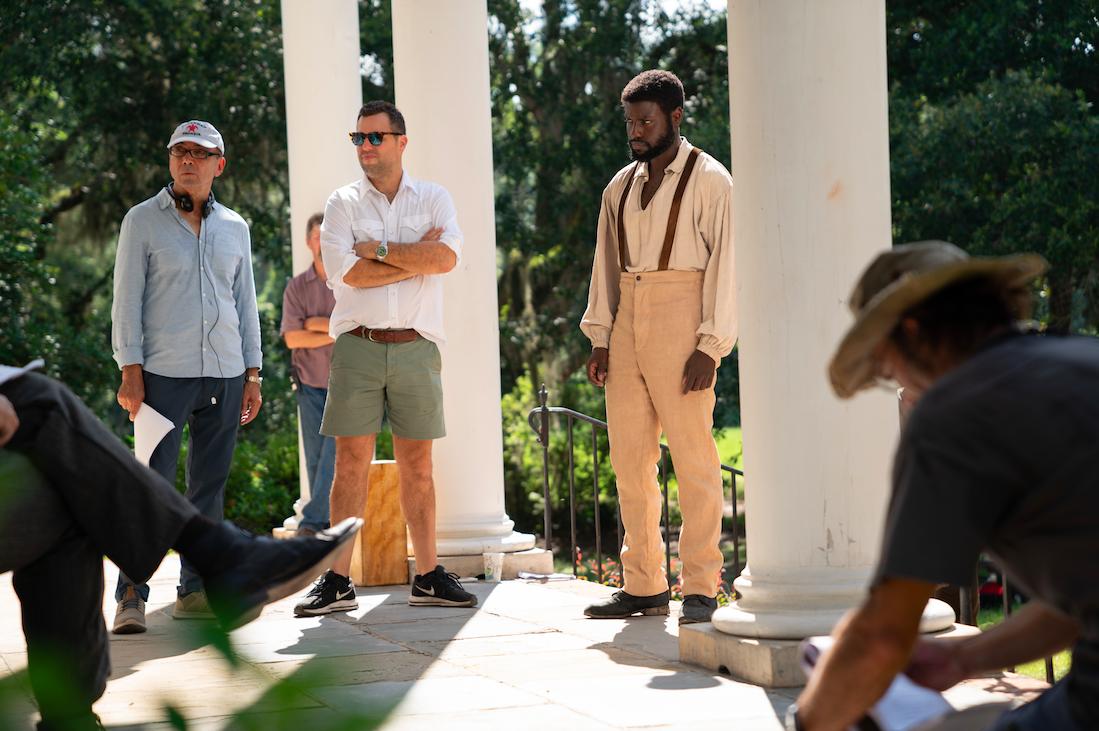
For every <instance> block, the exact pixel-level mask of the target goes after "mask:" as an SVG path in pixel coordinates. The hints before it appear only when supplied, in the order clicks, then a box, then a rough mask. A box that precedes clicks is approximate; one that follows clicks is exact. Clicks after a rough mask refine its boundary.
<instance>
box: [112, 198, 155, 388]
mask: <svg viewBox="0 0 1099 731" xmlns="http://www.w3.org/2000/svg"><path fill="white" fill-rule="evenodd" d="M137 228H138V227H137V226H136V225H135V223H134V218H133V216H132V215H130V214H127V215H126V217H125V218H123V219H122V226H121V228H120V229H119V232H118V249H117V251H116V252H115V263H114V302H113V303H112V304H111V349H112V350H113V351H114V359H115V362H116V363H118V367H119V368H122V367H123V366H128V365H135V364H136V365H144V363H145V351H144V347H143V342H144V339H143V337H142V319H141V318H142V303H143V301H144V298H145V277H146V274H147V271H148V255H147V253H146V251H145V249H146V245H147V241H145V237H143V236H142V235H141V234H140V232H139V231H137V230H136V229H137Z"/></svg>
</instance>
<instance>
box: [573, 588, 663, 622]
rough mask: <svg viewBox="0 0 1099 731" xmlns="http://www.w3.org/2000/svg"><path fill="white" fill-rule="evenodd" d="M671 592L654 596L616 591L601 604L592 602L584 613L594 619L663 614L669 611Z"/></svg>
mask: <svg viewBox="0 0 1099 731" xmlns="http://www.w3.org/2000/svg"><path fill="white" fill-rule="evenodd" d="M671 597H672V595H671V592H669V591H665V592H661V593H660V594H654V595H653V596H634V595H633V594H627V593H626V592H624V591H616V592H615V593H614V594H612V595H611V598H610V599H608V600H607V601H605V602H600V603H599V604H592V605H591V606H590V607H588V608H587V609H585V610H584V614H585V615H586V616H588V617H591V618H592V619H625V618H626V617H632V616H633V615H635V614H642V615H646V616H648V615H661V614H667V613H668V601H669V600H670V599H671Z"/></svg>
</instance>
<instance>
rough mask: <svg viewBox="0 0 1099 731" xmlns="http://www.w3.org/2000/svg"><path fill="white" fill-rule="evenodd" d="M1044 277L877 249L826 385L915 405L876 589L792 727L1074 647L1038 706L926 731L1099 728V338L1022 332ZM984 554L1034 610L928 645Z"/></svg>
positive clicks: (1014, 267)
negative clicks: (942, 592) (933, 621)
mask: <svg viewBox="0 0 1099 731" xmlns="http://www.w3.org/2000/svg"><path fill="white" fill-rule="evenodd" d="M1046 267H1047V265H1046V262H1045V260H1043V259H1042V257H1040V256H1037V255H1035V254H1018V255H1014V256H1004V257H996V258H981V257H970V256H967V255H966V253H965V252H963V251H962V250H961V249H959V248H957V247H956V246H953V245H951V244H947V243H945V242H941V241H924V242H919V243H915V244H905V245H902V246H897V247H894V248H893V249H891V250H889V251H886V252H884V253H882V254H880V255H879V256H878V257H877V258H876V259H875V260H874V261H873V262H872V263H871V264H870V266H869V267H868V268H867V269H866V271H865V272H864V273H863V275H862V277H861V278H860V279H859V282H858V284H857V285H856V287H855V289H854V291H853V292H852V294H851V297H850V299H849V304H850V306H851V309H852V311H853V312H854V314H855V322H854V324H853V325H852V326H851V329H850V330H849V331H848V332H847V334H846V335H845V336H844V338H843V340H842V341H841V342H840V345H839V347H838V348H837V350H836V353H835V356H834V357H833V359H832V363H831V366H830V368H829V375H830V378H831V382H832V388H833V390H834V391H835V392H836V394H837V395H838V396H840V397H841V398H848V397H850V396H853V395H854V394H855V393H857V392H858V391H860V390H862V389H864V388H866V387H868V386H871V385H872V384H873V383H874V382H875V381H879V382H881V381H893V382H895V384H899V385H900V386H903V387H904V389H905V391H906V392H908V396H909V400H910V401H913V402H914V404H915V405H914V407H913V408H912V411H911V412H910V414H909V416H908V420H907V422H906V424H905V426H904V429H903V431H902V434H901V439H900V443H899V445H898V447H897V453H896V458H895V462H894V466H893V493H892V498H891V501H890V505H889V510H888V514H887V516H886V525H885V535H884V540H883V542H882V549H881V557H880V559H879V562H878V568H877V570H876V572H875V574H874V578H873V579H872V581H871V584H870V589H869V594H868V597H867V598H866V600H865V601H864V602H863V604H862V606H861V607H859V608H858V609H856V610H854V611H853V612H852V613H851V614H849V615H848V616H847V617H846V618H845V619H844V620H842V621H841V622H840V624H839V625H838V627H837V629H836V632H835V636H836V642H835V645H834V646H833V648H832V649H831V650H830V651H829V652H828V653H826V654H825V656H824V659H823V661H822V662H820V663H818V665H817V667H816V669H815V671H814V672H813V675H812V677H811V678H810V680H809V684H808V685H807V687H806V689H805V692H804V693H802V695H801V697H800V698H799V699H798V701H797V703H796V704H795V706H793V707H792V709H791V711H790V712H789V713H788V714H787V718H786V726H787V728H788V729H798V730H800V729H805V730H806V731H820V730H826V729H847V728H849V727H854V726H855V725H858V727H859V728H862V727H863V724H861V723H859V718H860V717H861V716H862V715H863V714H864V713H865V712H866V710H867V709H868V708H869V707H870V706H871V705H873V704H874V703H875V702H876V701H877V699H878V698H879V697H880V696H881V695H882V693H884V692H885V690H886V688H887V687H888V686H889V684H890V683H891V682H892V680H893V678H894V677H895V676H896V675H897V673H899V672H904V673H906V674H907V675H908V677H909V678H911V679H912V680H914V681H915V682H917V683H919V684H921V685H924V686H927V687H929V688H932V689H935V690H945V689H946V688H949V687H951V686H953V685H954V684H956V683H958V682H959V681H961V680H964V679H965V678H968V677H972V676H975V675H979V674H982V673H987V672H990V671H997V670H1000V669H1002V668H1005V667H1008V666H1012V665H1016V664H1020V663H1023V662H1026V661H1029V660H1034V659H1037V658H1040V657H1044V656H1047V655H1050V654H1052V653H1054V652H1057V651H1058V650H1061V649H1065V648H1072V651H1073V659H1072V669H1071V670H1070V671H1069V673H1068V675H1067V676H1066V677H1065V678H1064V679H1063V680H1061V681H1060V682H1058V683H1057V684H1056V685H1054V686H1053V687H1052V688H1050V689H1049V690H1047V691H1045V692H1044V693H1042V695H1041V696H1039V697H1038V698H1037V699H1036V700H1034V701H1032V702H1031V703H1028V704H1026V705H1024V706H1021V707H1019V708H1016V709H1015V710H1012V711H1009V712H1007V713H1006V714H1005V713H1003V712H1002V710H1001V709H997V708H996V707H994V706H988V707H983V708H976V709H971V710H970V711H967V712H964V713H962V714H957V715H953V716H947V717H945V718H943V719H941V720H940V721H937V722H932V723H933V724H934V725H927V726H924V725H921V726H920V729H924V730H926V731H931V730H932V729H944V730H945V729H961V728H965V729H988V730H990V731H1009V730H1015V731H1039V730H1040V729H1042V730H1044V729H1058V731H1083V730H1084V729H1096V728H1099V484H1097V480H1099V478H1097V475H1099V450H1097V449H1096V444H1099V340H1097V339H1095V338H1090V337H1056V336H1052V335H1050V336H1039V335H1034V334H1025V333H1023V332H1022V331H1021V330H1020V329H1019V328H1018V327H1017V325H1016V323H1017V321H1019V320H1020V319H1022V318H1024V317H1027V316H1029V310H1030V300H1031V295H1030V289H1031V287H1030V282H1031V281H1032V280H1034V279H1035V278H1036V277H1038V276H1040V275H1041V274H1042V273H1043V272H1045V270H1046ZM894 388H895V385H894ZM982 552H987V553H989V554H991V555H992V556H993V557H994V558H995V559H996V561H997V563H998V564H999V565H1000V566H1001V567H1002V568H1003V569H1004V570H1005V571H1006V573H1007V574H1008V575H1009V576H1010V577H1011V579H1012V582H1013V583H1014V584H1015V585H1017V586H1020V587H1023V588H1024V590H1025V592H1026V594H1027V595H1028V596H1030V597H1031V599H1030V601H1029V602H1028V603H1027V604H1026V606H1024V607H1023V608H1022V609H1021V610H1019V611H1017V612H1015V613H1014V614H1012V615H1011V617H1010V618H1009V619H1007V620H1006V621H1005V622H1003V623H1001V624H999V625H997V626H996V627H994V628H992V629H991V630H989V631H987V632H984V633H983V634H979V635H975V636H968V637H964V638H961V639H954V640H950V639H923V638H919V625H920V617H921V615H922V612H923V609H924V606H925V605H926V603H927V600H928V598H929V597H930V596H931V595H932V593H933V591H934V589H935V587H936V585H938V584H942V583H947V584H954V585H957V586H964V585H966V584H968V583H969V582H970V581H972V578H973V575H974V573H973V572H974V567H975V565H976V562H977V558H978V556H979V554H980V553H982ZM982 714H987V716H986V715H982ZM978 719H980V720H978ZM873 725H874V727H875V728H876V727H877V725H876V724H873Z"/></svg>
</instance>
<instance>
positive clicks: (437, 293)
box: [321, 172, 462, 345]
mask: <svg viewBox="0 0 1099 731" xmlns="http://www.w3.org/2000/svg"><path fill="white" fill-rule="evenodd" d="M431 228H442V229H443V233H442V234H441V235H440V236H439V240H440V241H442V242H443V243H444V244H446V245H447V246H449V247H450V248H451V250H453V251H454V255H455V256H456V257H458V258H459V259H461V255H462V232H461V230H460V229H459V228H458V213H457V211H456V210H455V208H454V201H453V200H452V199H451V197H450V193H448V192H447V191H446V188H444V187H443V186H441V185H438V184H436V183H429V182H427V181H425V180H416V179H415V178H412V177H411V176H410V175H409V174H408V173H407V172H405V173H403V174H402V176H401V185H400V187H399V188H398V189H397V194H396V195H395V196H394V197H393V202H392V203H391V202H390V201H389V199H388V198H386V197H385V195H384V194H383V193H380V192H379V191H378V189H377V188H375V187H374V185H373V184H372V183H371V182H370V180H369V179H368V178H367V177H366V176H363V177H362V178H360V179H359V180H356V181H355V182H354V183H351V184H350V185H345V186H344V187H342V188H340V189H339V190H337V191H336V192H335V193H333V194H332V195H331V196H330V197H329V198H328V204H327V205H326V206H325V208H324V223H322V224H321V258H322V259H323V261H324V270H325V272H327V274H328V286H329V287H331V288H332V292H333V294H334V295H335V296H336V308H335V309H334V310H333V311H332V317H331V318H330V319H329V334H330V335H331V336H332V337H333V338H335V337H338V336H339V335H340V334H341V333H345V332H347V331H348V330H354V329H355V328H356V327H359V326H360V325H362V326H363V327H369V328H386V329H397V330H401V329H406V328H411V329H414V330H416V331H418V332H419V333H420V334H421V335H423V336H424V337H425V338H427V339H428V340H431V341H432V342H435V343H437V344H439V345H442V344H443V343H444V342H445V340H446V337H445V334H444V331H443V280H442V275H439V274H428V275H425V274H420V275H417V276H415V277H412V278H410V279H405V280H403V281H401V282H397V283H395V284H387V285H384V286H381V287H352V286H350V285H348V284H345V283H344V281H343V278H344V275H346V274H347V272H349V271H350V270H351V268H352V267H353V266H355V263H356V262H358V261H359V257H358V256H357V255H356V254H355V251H354V246H355V244H356V243H359V242H362V241H387V242H389V243H391V244H413V243H416V242H417V241H419V240H420V237H421V236H423V235H424V233H426V232H427V231H428V230H429V229H431Z"/></svg>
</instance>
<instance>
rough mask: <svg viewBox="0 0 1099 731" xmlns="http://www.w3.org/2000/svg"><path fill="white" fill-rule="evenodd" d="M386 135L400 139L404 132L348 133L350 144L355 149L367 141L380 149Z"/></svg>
mask: <svg viewBox="0 0 1099 731" xmlns="http://www.w3.org/2000/svg"><path fill="white" fill-rule="evenodd" d="M386 135H393V136H394V137H401V136H403V135H404V132H349V133H348V137H350V138H351V144H353V145H354V146H355V147H361V146H362V143H363V142H366V141H367V140H369V141H370V144H372V145H374V147H380V146H381V144H382V142H384V141H385V136H386Z"/></svg>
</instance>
